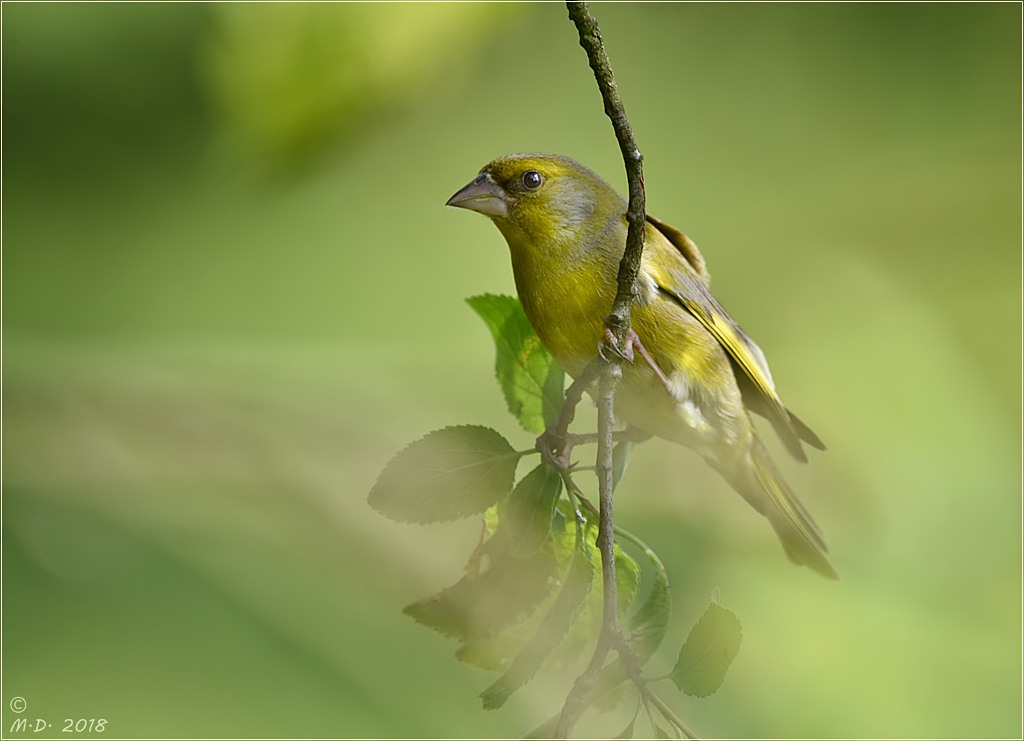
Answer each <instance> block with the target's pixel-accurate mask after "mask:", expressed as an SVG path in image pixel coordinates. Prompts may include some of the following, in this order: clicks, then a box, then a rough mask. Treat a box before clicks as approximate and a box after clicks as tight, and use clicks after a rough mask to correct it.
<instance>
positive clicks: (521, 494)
mask: <svg viewBox="0 0 1024 741" xmlns="http://www.w3.org/2000/svg"><path fill="white" fill-rule="evenodd" d="M561 493H562V477H561V475H559V473H558V471H556V470H555V469H554V468H552V467H551V466H549V465H548V464H546V463H541V464H540V465H538V466H537V467H536V468H534V469H533V470H532V471H530V472H529V473H528V474H526V476H524V477H523V478H522V480H521V481H520V482H519V483H518V484H517V485H516V488H515V489H513V490H512V494H511V496H509V499H508V510H507V512H506V515H505V517H506V522H507V527H508V534H509V536H510V537H511V538H512V541H513V545H512V554H513V555H514V556H516V557H517V558H527V557H529V556H531V555H533V554H534V553H536V552H537V550H538V549H539V548H540V547H541V546H543V545H544V543H545V542H546V541H547V539H548V538H549V537H550V536H551V520H552V518H553V517H554V515H555V505H556V504H557V503H558V495H559V494H561Z"/></svg>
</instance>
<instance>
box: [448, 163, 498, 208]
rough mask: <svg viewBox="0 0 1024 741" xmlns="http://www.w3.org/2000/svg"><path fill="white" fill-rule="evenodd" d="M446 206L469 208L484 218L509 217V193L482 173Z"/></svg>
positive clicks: (486, 174)
mask: <svg viewBox="0 0 1024 741" xmlns="http://www.w3.org/2000/svg"><path fill="white" fill-rule="evenodd" d="M445 205H446V206H455V207H456V208H467V209H469V210H470V211H476V212H477V213H478V214H483V215H484V216H508V193H506V192H505V189H504V188H502V187H501V186H500V185H498V184H497V183H496V182H494V178H492V177H491V176H490V175H489V174H488V173H485V172H482V173H480V174H479V175H477V176H476V177H475V178H473V180H472V181H471V182H470V183H468V184H467V185H466V186H465V187H464V188H462V190H460V191H459V192H458V193H456V194H455V195H453V196H452V197H451V198H449V199H448V202H447V203H445Z"/></svg>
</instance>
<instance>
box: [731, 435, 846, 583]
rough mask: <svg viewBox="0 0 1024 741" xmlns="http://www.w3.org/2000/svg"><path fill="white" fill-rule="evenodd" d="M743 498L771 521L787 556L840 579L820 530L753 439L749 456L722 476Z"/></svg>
mask: <svg viewBox="0 0 1024 741" xmlns="http://www.w3.org/2000/svg"><path fill="white" fill-rule="evenodd" d="M722 473H723V474H724V475H725V477H726V479H727V480H728V481H729V483H730V484H732V486H733V488H734V489H736V490H737V491H738V492H739V493H740V494H742V495H743V498H744V499H746V500H747V501H748V502H750V503H751V504H752V505H753V506H754V508H755V509H757V510H758V511H759V512H760V513H761V514H763V515H764V516H765V517H767V518H768V521H769V522H770V523H771V525H772V528H774V529H775V533H776V534H777V535H778V536H779V540H780V541H782V547H783V549H785V551H786V555H787V556H789V558H790V560H791V561H793V562H794V563H796V564H800V565H804V564H805V565H807V566H810V567H811V568H812V569H814V570H815V571H817V572H818V573H819V574H821V575H823V576H826V577H828V578H829V579H838V578H839V575H838V574H837V573H836V570H835V568H834V567H833V566H832V564H831V563H829V560H828V555H827V554H828V548H827V547H826V545H825V539H824V538H823V537H822V534H821V530H820V529H819V528H818V525H817V524H816V523H815V522H814V518H812V517H811V515H810V513H809V512H808V511H807V510H806V509H805V508H804V505H803V504H802V503H801V502H800V500H799V499H797V498H796V495H795V494H793V492H792V491H791V490H790V488H789V486H788V485H787V484H786V482H785V480H784V479H783V478H782V474H780V473H779V470H778V469H777V468H776V467H775V463H773V462H772V459H771V457H770V456H769V455H768V450H767V449H766V448H765V447H764V444H763V443H762V442H761V441H760V440H758V439H757V438H755V439H754V441H753V444H752V445H751V448H750V453H749V455H748V456H747V457H746V459H745V460H743V461H741V462H740V463H739V464H738V465H737V466H736V468H735V469H734V470H733V471H731V472H725V471H723V472H722Z"/></svg>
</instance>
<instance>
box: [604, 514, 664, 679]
mask: <svg viewBox="0 0 1024 741" xmlns="http://www.w3.org/2000/svg"><path fill="white" fill-rule="evenodd" d="M617 532H618V533H619V534H620V535H621V536H623V537H627V538H628V539H629V540H630V542H631V543H633V544H634V545H636V546H637V547H638V548H640V549H641V551H643V554H644V555H645V556H646V557H647V560H648V561H649V562H650V563H651V565H652V566H653V567H654V583H653V584H652V585H651V590H650V591H649V592H648V593H647V598H646V599H645V600H644V603H643V604H642V605H640V608H639V609H638V610H637V611H636V613H634V615H633V617H632V619H631V620H630V621H629V626H630V630H629V633H630V642H631V643H632V644H633V648H634V649H635V650H636V652H637V655H638V657H639V658H640V661H641V662H646V661H647V659H649V658H650V657H651V656H652V655H653V654H654V652H655V651H656V650H657V649H658V646H660V645H661V641H662V639H664V637H665V632H666V631H667V630H668V622H669V617H670V615H671V612H672V598H671V593H670V592H669V584H668V572H666V571H665V565H664V564H663V563H662V562H661V559H660V558H658V554H657V553H655V552H654V551H653V550H651V549H650V548H649V547H648V546H647V545H646V544H645V543H644V542H643V541H641V540H640V539H639V538H637V537H636V536H634V535H632V534H630V533H627V532H625V531H622V530H619V531H617Z"/></svg>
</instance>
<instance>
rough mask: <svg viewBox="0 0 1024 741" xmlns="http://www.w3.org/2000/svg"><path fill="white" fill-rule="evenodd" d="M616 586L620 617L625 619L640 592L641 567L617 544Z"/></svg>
mask: <svg viewBox="0 0 1024 741" xmlns="http://www.w3.org/2000/svg"><path fill="white" fill-rule="evenodd" d="M598 562H600V559H599V560H598ZM615 585H616V590H615V591H616V593H617V594H618V598H619V617H625V616H626V614H627V613H628V612H629V608H630V607H632V606H633V601H634V600H635V599H636V595H637V592H639V591H640V566H639V565H638V564H637V562H636V561H634V560H633V557H632V556H630V555H629V554H628V553H626V552H625V551H624V550H622V549H621V548H620V547H619V544H618V543H615Z"/></svg>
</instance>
